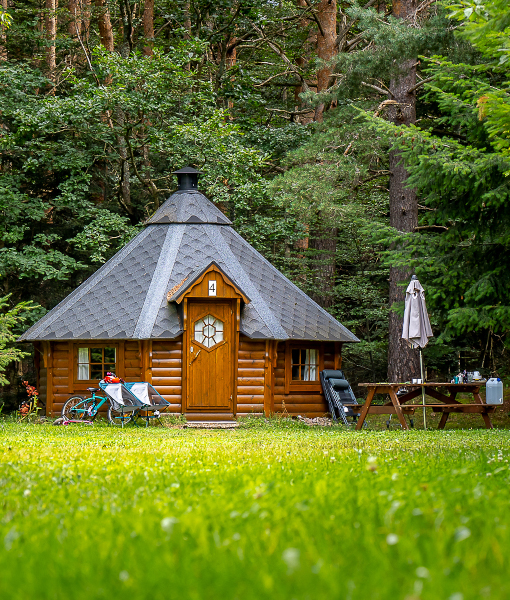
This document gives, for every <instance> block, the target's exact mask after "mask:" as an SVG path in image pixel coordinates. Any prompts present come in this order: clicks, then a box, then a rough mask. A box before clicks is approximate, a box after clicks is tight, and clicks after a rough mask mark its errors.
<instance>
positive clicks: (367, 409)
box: [350, 381, 496, 431]
mask: <svg viewBox="0 0 510 600" xmlns="http://www.w3.org/2000/svg"><path fill="white" fill-rule="evenodd" d="M359 386H360V387H366V388H368V395H367V399H366V400H365V404H363V405H361V404H360V405H359V412H360V416H359V419H358V422H357V424H356V430H357V431H359V430H360V429H361V428H362V427H363V423H364V422H365V418H366V416H367V415H368V414H375V415H397V417H398V419H399V421H400V424H401V425H402V429H409V426H408V424H407V422H406V420H405V417H404V415H405V414H407V415H413V414H414V411H415V410H416V409H417V408H423V404H421V403H420V404H408V403H409V401H410V400H413V399H414V398H418V397H419V398H420V400H421V397H422V388H423V389H424V390H425V396H428V397H430V398H433V399H434V400H435V401H436V402H435V403H434V404H427V403H426V404H425V408H430V409H431V410H432V411H433V412H436V413H442V415H441V420H440V421H439V425H438V429H444V426H445V425H446V421H448V417H449V416H450V414H451V413H478V414H480V415H481V416H482V419H483V420H484V423H485V426H486V427H487V429H493V427H492V422H491V419H490V416H489V415H490V414H491V413H493V412H494V411H495V410H496V406H495V405H492V404H485V403H484V402H483V400H482V398H481V396H480V387H481V386H482V384H481V383H436V382H433V381H428V382H426V383H421V384H420V383H418V384H415V383H413V384H410V383H360V384H359ZM401 388H405V389H406V390H407V391H406V392H404V393H403V394H402V393H401V394H398V395H397V392H398V391H399V390H400V389H401ZM375 394H387V395H388V396H389V397H390V401H389V402H386V403H385V404H382V405H375V404H372V400H373V399H374V396H375ZM458 394H470V395H472V396H473V399H474V402H468V403H465V402H459V401H458V400H457V398H456V397H457V395H458ZM350 408H354V407H352V406H351V407H350ZM355 412H358V411H355Z"/></svg>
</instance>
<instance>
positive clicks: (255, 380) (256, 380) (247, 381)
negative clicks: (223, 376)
mask: <svg viewBox="0 0 510 600" xmlns="http://www.w3.org/2000/svg"><path fill="white" fill-rule="evenodd" d="M237 385H238V387H239V386H242V385H256V386H261V387H264V374H262V375H261V376H259V377H238V378H237Z"/></svg>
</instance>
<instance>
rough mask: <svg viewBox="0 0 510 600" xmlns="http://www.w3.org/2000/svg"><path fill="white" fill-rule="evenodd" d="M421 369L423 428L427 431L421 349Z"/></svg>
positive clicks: (421, 353) (421, 354)
mask: <svg viewBox="0 0 510 600" xmlns="http://www.w3.org/2000/svg"><path fill="white" fill-rule="evenodd" d="M420 369H421V399H422V403H423V426H424V428H425V429H427V417H426V415H425V386H424V383H425V375H424V374H423V352H422V349H421V348H420Z"/></svg>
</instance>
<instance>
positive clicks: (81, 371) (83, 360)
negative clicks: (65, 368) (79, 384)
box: [78, 348, 90, 380]
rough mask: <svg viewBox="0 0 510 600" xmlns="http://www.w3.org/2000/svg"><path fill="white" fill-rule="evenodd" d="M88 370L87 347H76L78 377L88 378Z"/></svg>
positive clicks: (80, 378) (81, 378)
mask: <svg viewBox="0 0 510 600" xmlns="http://www.w3.org/2000/svg"><path fill="white" fill-rule="evenodd" d="M89 371H90V369H89V349H88V348H78V379H79V380H87V379H90V374H89Z"/></svg>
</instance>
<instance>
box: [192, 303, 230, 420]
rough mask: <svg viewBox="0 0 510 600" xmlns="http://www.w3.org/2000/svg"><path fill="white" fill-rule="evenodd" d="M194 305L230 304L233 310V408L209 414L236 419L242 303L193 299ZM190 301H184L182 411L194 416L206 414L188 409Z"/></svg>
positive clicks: (216, 410) (216, 409)
mask: <svg viewBox="0 0 510 600" xmlns="http://www.w3.org/2000/svg"><path fill="white" fill-rule="evenodd" d="M190 300H191V302H192V303H193V304H198V305H202V306H204V307H205V306H211V305H213V306H214V304H230V308H231V315H232V318H231V326H230V335H231V336H232V345H231V369H230V374H231V377H232V406H231V408H230V409H229V408H227V409H225V408H208V409H207V413H228V414H229V415H230V414H232V415H233V416H234V417H235V416H236V414H237V373H238V360H237V358H238V354H239V321H240V312H241V301H240V299H239V298H237V299H230V298H221V297H219V298H214V299H211V298H208V299H205V298H204V299H201V298H191V299H190ZM188 302H189V299H188V298H184V301H183V329H184V334H183V342H184V343H183V345H182V387H181V393H182V398H181V411H182V414H184V413H186V412H188V413H193V414H200V413H201V412H206V411H205V410H204V409H200V408H188V398H189V397H190V389H189V388H190V378H189V347H190V345H191V343H192V336H193V328H192V323H191V322H190V323H189V327H188V314H189V308H190V307H189V304H188Z"/></svg>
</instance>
